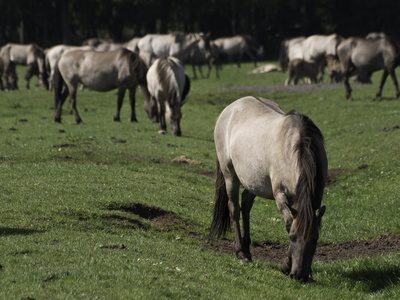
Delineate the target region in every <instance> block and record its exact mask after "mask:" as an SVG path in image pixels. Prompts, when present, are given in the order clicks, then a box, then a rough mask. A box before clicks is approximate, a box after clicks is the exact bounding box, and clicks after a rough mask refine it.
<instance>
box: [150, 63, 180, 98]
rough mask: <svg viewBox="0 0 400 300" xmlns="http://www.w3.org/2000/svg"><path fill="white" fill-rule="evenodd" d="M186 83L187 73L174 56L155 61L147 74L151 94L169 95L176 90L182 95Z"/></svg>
mask: <svg viewBox="0 0 400 300" xmlns="http://www.w3.org/2000/svg"><path fill="white" fill-rule="evenodd" d="M184 81H185V71H184V68H183V65H182V62H181V61H180V60H179V59H177V58H175V57H172V56H168V57H161V58H158V59H157V60H156V61H154V63H153V65H152V66H151V67H150V68H149V71H148V72H147V83H148V87H149V91H150V93H151V94H153V95H156V94H159V93H165V94H169V93H170V91H169V90H170V89H171V88H174V89H175V90H176V91H177V92H178V93H179V94H180V95H182V92H183V88H184V84H183V85H182V84H179V83H182V82H183V83H184Z"/></svg>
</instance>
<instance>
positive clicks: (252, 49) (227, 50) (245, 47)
mask: <svg viewBox="0 0 400 300" xmlns="http://www.w3.org/2000/svg"><path fill="white" fill-rule="evenodd" d="M214 43H215V45H216V46H217V47H218V50H219V52H220V53H222V54H226V55H228V56H233V55H238V62H237V66H238V67H239V68H240V66H241V63H242V57H243V54H247V55H248V56H250V58H251V59H252V60H253V62H254V66H256V65H257V58H258V57H260V56H262V55H263V52H264V49H263V47H262V46H260V45H259V43H258V42H257V41H256V40H255V39H253V38H252V37H250V36H248V35H236V36H232V37H223V38H218V39H216V40H215V41H214Z"/></svg>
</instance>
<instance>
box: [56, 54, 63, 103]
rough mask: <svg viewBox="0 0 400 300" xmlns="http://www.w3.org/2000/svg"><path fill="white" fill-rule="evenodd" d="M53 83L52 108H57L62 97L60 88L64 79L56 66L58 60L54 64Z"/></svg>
mask: <svg viewBox="0 0 400 300" xmlns="http://www.w3.org/2000/svg"><path fill="white" fill-rule="evenodd" d="M53 84H54V86H53V87H54V105H55V107H54V109H56V110H57V106H58V102H59V101H61V98H62V95H61V94H62V89H63V86H64V79H63V77H62V75H61V73H60V70H59V68H58V61H57V63H56V64H55V66H54V74H53Z"/></svg>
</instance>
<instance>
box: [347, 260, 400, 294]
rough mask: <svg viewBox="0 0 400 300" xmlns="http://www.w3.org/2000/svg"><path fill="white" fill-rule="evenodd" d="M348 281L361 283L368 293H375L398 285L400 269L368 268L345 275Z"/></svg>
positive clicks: (390, 267)
mask: <svg viewBox="0 0 400 300" xmlns="http://www.w3.org/2000/svg"><path fill="white" fill-rule="evenodd" d="M345 276H346V277H348V278H349V279H350V280H352V281H354V282H357V283H361V284H362V286H363V289H365V290H366V291H368V292H369V293H376V292H379V291H381V290H384V289H385V288H387V287H390V286H395V285H398V284H400V267H399V266H395V265H387V266H385V267H382V266H376V267H374V266H369V267H367V268H365V269H360V270H357V271H356V270H353V271H350V272H348V273H346V274H345Z"/></svg>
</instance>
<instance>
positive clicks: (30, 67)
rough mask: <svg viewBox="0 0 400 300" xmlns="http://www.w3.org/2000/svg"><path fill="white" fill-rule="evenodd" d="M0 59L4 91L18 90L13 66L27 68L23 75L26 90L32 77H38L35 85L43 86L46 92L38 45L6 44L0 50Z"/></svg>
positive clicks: (41, 54)
mask: <svg viewBox="0 0 400 300" xmlns="http://www.w3.org/2000/svg"><path fill="white" fill-rule="evenodd" d="M0 57H1V59H2V61H3V70H4V74H3V75H4V80H5V87H6V89H18V86H17V82H16V81H17V75H16V72H15V65H24V66H27V68H26V73H25V81H26V88H27V89H29V82H30V80H31V78H32V76H34V75H38V77H39V82H38V84H37V85H43V86H44V88H45V89H46V90H47V89H48V88H49V84H48V80H47V71H46V68H45V55H44V51H43V50H42V49H41V48H40V47H39V46H38V45H36V44H28V45H20V44H12V43H10V44H6V45H5V46H3V47H2V48H1V50H0ZM10 78H12V79H13V81H15V83H14V84H13V85H12V84H11V83H10Z"/></svg>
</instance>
